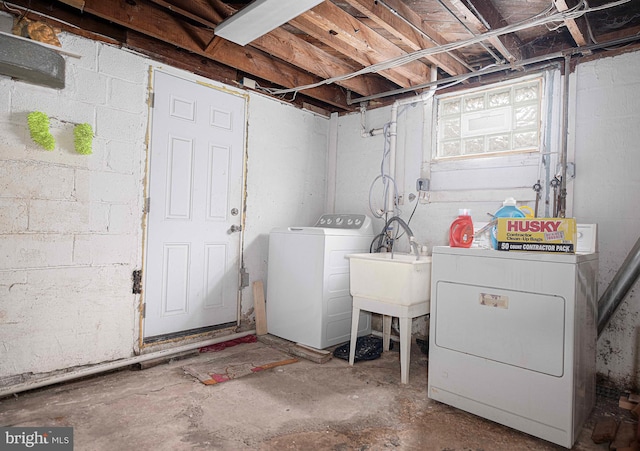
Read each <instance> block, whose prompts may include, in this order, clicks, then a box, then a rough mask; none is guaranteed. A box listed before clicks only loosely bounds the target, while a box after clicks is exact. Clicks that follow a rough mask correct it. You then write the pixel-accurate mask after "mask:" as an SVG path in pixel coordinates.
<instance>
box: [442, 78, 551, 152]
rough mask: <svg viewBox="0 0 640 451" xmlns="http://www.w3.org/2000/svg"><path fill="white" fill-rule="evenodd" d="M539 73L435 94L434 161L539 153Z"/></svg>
mask: <svg viewBox="0 0 640 451" xmlns="http://www.w3.org/2000/svg"><path fill="white" fill-rule="evenodd" d="M542 80H543V77H542V76H536V77H535V78H528V79H527V80H524V81H523V80H521V79H520V80H519V81H517V82H513V81H512V82H508V83H502V84H500V85H494V86H492V87H490V88H481V89H474V90H469V91H465V92H464V93H462V94H460V93H453V94H445V95H442V96H438V97H437V98H436V99H437V100H436V115H435V117H436V121H437V123H436V134H437V141H436V144H437V145H436V155H435V159H436V160H444V159H460V158H472V157H478V156H485V155H493V156H496V155H501V154H506V153H521V152H537V151H539V149H540V140H541V135H542V133H541V124H542V120H541V109H542V97H543V95H542V92H543V91H542V89H543V86H542V85H543V83H542Z"/></svg>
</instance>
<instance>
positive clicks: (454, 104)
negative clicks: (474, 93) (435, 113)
mask: <svg viewBox="0 0 640 451" xmlns="http://www.w3.org/2000/svg"><path fill="white" fill-rule="evenodd" d="M459 113H460V99H456V100H449V101H447V102H442V107H441V114H442V115H449V114H459Z"/></svg>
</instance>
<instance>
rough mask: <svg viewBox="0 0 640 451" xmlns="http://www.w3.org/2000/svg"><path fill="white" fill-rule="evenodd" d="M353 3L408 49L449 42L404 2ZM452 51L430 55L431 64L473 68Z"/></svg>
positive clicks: (455, 71) (460, 70)
mask: <svg viewBox="0 0 640 451" xmlns="http://www.w3.org/2000/svg"><path fill="white" fill-rule="evenodd" d="M346 1H347V3H349V5H351V6H352V7H354V8H355V9H357V10H358V11H360V12H361V13H362V14H365V15H367V16H368V17H369V19H370V20H371V21H373V22H375V23H376V25H378V26H379V27H381V28H383V29H385V30H386V31H387V32H388V33H389V34H391V35H393V36H394V37H395V38H396V39H398V40H399V41H400V42H401V43H402V44H403V45H404V46H406V47H407V49H408V51H411V52H414V51H417V50H422V49H428V48H431V47H435V46H436V45H440V44H444V43H446V40H445V39H443V38H442V36H440V34H439V33H438V32H437V31H435V30H433V29H432V28H431V27H429V26H428V25H425V24H424V23H422V20H421V19H420V17H419V16H418V15H417V14H416V13H414V12H413V11H412V10H410V9H408V8H407V7H406V6H405V5H404V4H402V3H398V2H393V1H389V2H388V3H386V2H383V1H379V0H346ZM456 57H457V58H458V59H456V58H454V57H453V56H451V55H449V54H446V53H445V54H442V55H430V56H428V57H426V59H428V60H429V61H430V63H431V64H434V65H436V66H437V67H439V68H441V69H442V70H443V71H444V72H446V73H448V74H449V75H460V74H464V73H466V72H468V71H469V70H468V69H467V68H466V67H465V66H464V65H463V64H462V63H460V60H459V57H458V56H457V55H456Z"/></svg>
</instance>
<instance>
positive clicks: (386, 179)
mask: <svg viewBox="0 0 640 451" xmlns="http://www.w3.org/2000/svg"><path fill="white" fill-rule="evenodd" d="M389 126H390V124H389V123H386V124H384V128H383V130H384V137H385V140H384V147H383V152H382V159H381V161H380V174H379V175H378V176H377V177H376V178H375V179H373V182H371V186H370V187H369V210H370V211H371V214H372V215H373V216H374V217H376V218H378V219H380V218H382V216H383V215H384V214H386V213H388V212H387V211H386V205H387V201H388V199H389V190H390V188H392V189H393V191H392V193H393V194H392V195H393V196H394V199H396V200H397V199H398V187H397V185H396V181H395V180H394V178H393V177H392V176H391V175H390V174H387V169H386V167H385V162H386V161H387V159H388V157H389V153H390V150H391V149H390V146H389V140H390V137H389ZM378 180H382V205H383V206H384V207H383V208H378V209H376V208H374V205H373V201H372V197H373V188H374V186H375V184H376V182H377V181H378ZM396 203H397V202H394V204H396Z"/></svg>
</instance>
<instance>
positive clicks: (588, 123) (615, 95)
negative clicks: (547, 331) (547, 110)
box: [571, 52, 640, 390]
mask: <svg viewBox="0 0 640 451" xmlns="http://www.w3.org/2000/svg"><path fill="white" fill-rule="evenodd" d="M639 73H640V52H631V53H626V54H622V55H619V56H616V57H613V58H603V59H599V60H595V61H590V62H588V63H584V64H580V65H578V67H577V69H576V72H575V76H574V81H575V91H576V102H575V126H574V129H573V130H571V132H572V138H573V141H574V142H575V144H574V147H575V159H576V180H575V182H574V184H575V187H574V192H575V194H574V213H575V215H576V217H580V218H582V219H583V220H584V221H585V222H590V223H595V224H598V242H599V246H600V271H599V276H598V293H599V295H600V296H602V294H603V293H604V291H605V290H606V288H607V286H608V285H609V283H610V282H611V280H612V279H613V277H614V276H615V274H616V272H617V271H618V269H619V268H620V266H621V265H622V263H623V261H624V259H625V258H626V256H627V255H628V253H629V251H630V250H631V248H632V247H633V246H634V244H635V243H636V241H637V240H638V239H639V238H640V196H639V194H638V193H640V175H639V174H638V169H639V168H640V149H639V148H638V143H639V142H640V127H638V124H639V123H640V77H639V76H638V74H639ZM639 287H640V282H636V284H635V285H634V287H633V288H632V289H631V291H630V293H629V294H628V295H627V297H626V299H625V301H624V302H623V303H622V304H621V306H620V309H619V310H618V312H617V313H616V314H615V315H614V316H613V318H612V319H611V321H610V323H609V326H608V327H607V328H606V329H605V330H604V331H603V333H602V335H601V336H600V339H599V340H598V354H597V355H598V361H597V368H598V373H599V374H600V375H602V376H603V377H604V378H605V381H607V382H608V383H610V384H611V385H615V386H620V387H624V388H627V389H632V390H637V389H638V387H640V305H639V301H640V296H639V295H638V289H639Z"/></svg>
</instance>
